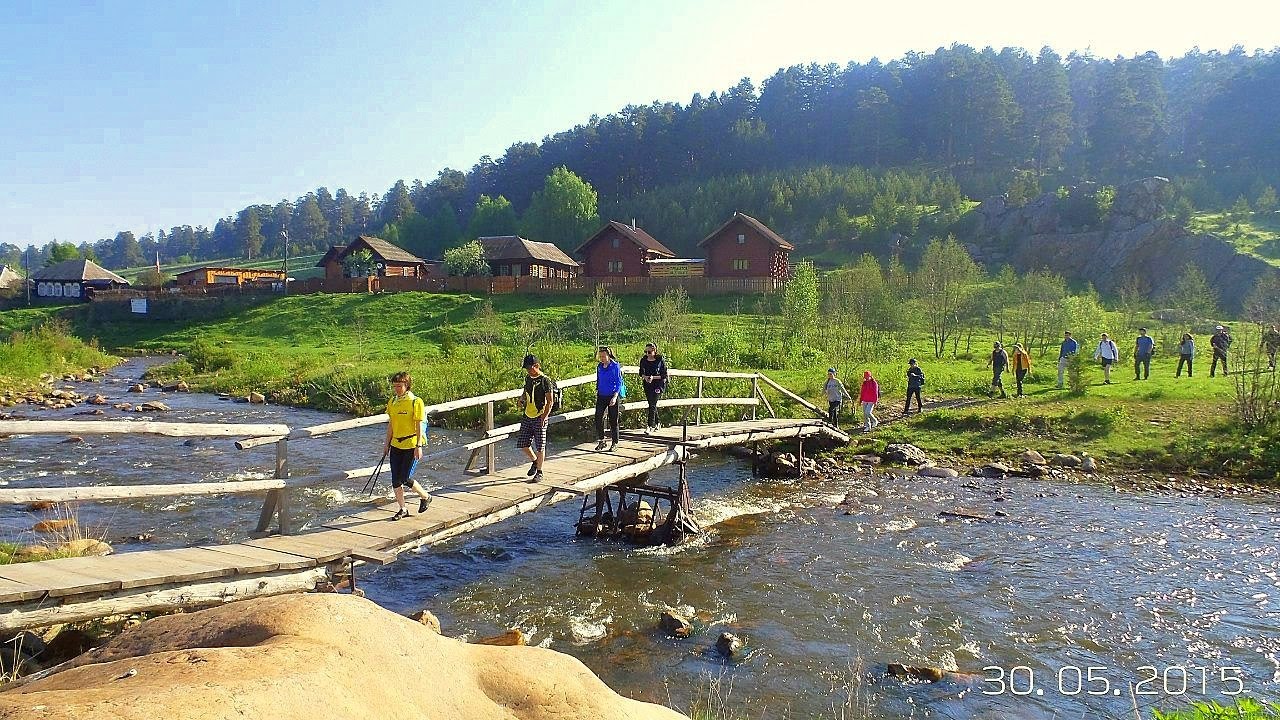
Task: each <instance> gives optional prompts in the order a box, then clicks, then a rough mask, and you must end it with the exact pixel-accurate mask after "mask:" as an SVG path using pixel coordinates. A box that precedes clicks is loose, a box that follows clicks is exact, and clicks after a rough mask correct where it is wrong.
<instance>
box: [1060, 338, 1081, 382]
mask: <svg viewBox="0 0 1280 720" xmlns="http://www.w3.org/2000/svg"><path fill="white" fill-rule="evenodd" d="M1078 352H1080V343H1078V342H1076V339H1075V338H1073V337H1071V331H1070V330H1068V331H1066V332H1064V333H1062V346H1061V347H1059V348H1058V389H1059V390H1061V389H1062V378H1063V375H1065V374H1066V372H1067V363H1069V362H1071V358H1073V357H1075V355H1076V353H1078Z"/></svg>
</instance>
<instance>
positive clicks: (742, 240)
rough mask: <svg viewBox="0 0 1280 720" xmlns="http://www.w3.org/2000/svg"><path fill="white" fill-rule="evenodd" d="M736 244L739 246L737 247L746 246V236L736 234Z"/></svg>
mask: <svg viewBox="0 0 1280 720" xmlns="http://www.w3.org/2000/svg"><path fill="white" fill-rule="evenodd" d="M738 244H739V245H746V244H747V236H746V235H743V234H742V233H738Z"/></svg>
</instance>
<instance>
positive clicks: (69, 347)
mask: <svg viewBox="0 0 1280 720" xmlns="http://www.w3.org/2000/svg"><path fill="white" fill-rule="evenodd" d="M9 312H16V311H9ZM8 314H9V313H8V312H6V313H0V318H3V320H0V327H5V328H8V326H9V323H12V325H13V329H6V330H4V332H3V335H4V337H5V339H4V340H3V341H0V390H26V389H30V388H34V387H36V386H38V385H39V384H40V375H41V374H43V373H52V374H54V375H61V374H65V373H69V372H79V371H82V370H84V369H85V368H89V367H94V366H100V367H109V366H111V365H113V364H115V362H116V360H117V358H114V357H112V356H111V355H108V354H107V353H105V352H103V351H102V349H101V348H99V347H98V345H97V343H96V342H94V341H89V342H86V341H84V340H81V339H80V338H77V337H74V336H72V335H71V334H70V333H69V326H68V325H67V323H66V322H65V321H63V320H60V319H57V318H52V317H49V316H47V315H46V316H43V317H42V316H41V315H40V314H36V313H26V314H24V315H22V316H20V317H19V318H18V319H17V320H16V321H14V320H11V319H10V318H8V317H6V316H7V315H8Z"/></svg>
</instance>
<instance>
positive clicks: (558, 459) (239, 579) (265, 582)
mask: <svg viewBox="0 0 1280 720" xmlns="http://www.w3.org/2000/svg"><path fill="white" fill-rule="evenodd" d="M624 372H626V373H630V374H633V375H634V374H636V373H637V368H634V367H627V368H624ZM671 375H672V376H677V377H679V376H684V377H689V378H695V379H696V381H697V385H696V387H697V391H696V394H695V396H694V397H688V398H672V397H664V399H662V400H661V401H660V402H659V407H661V408H680V409H681V410H682V413H683V422H682V423H681V424H679V425H674V426H670V427H667V428H664V429H662V430H659V431H657V432H656V433H653V434H636V433H624V435H623V439H622V441H621V442H619V443H618V445H617V447H616V448H615V449H613V450H611V451H606V452H596V451H594V450H593V445H591V444H589V443H582V444H575V445H572V446H570V447H566V448H563V449H560V450H555V449H554V448H555V443H554V442H551V443H549V445H550V446H551V447H550V448H549V452H548V455H547V459H546V462H545V464H544V473H543V479H542V480H541V481H540V482H536V483H535V482H528V478H527V477H526V476H525V470H526V468H527V465H526V464H524V463H521V464H519V465H517V466H514V467H506V468H499V467H496V462H495V453H494V446H495V445H496V444H497V443H499V442H502V441H504V440H506V439H508V438H510V437H511V436H513V435H514V434H515V433H516V431H517V430H518V425H507V426H502V427H495V426H494V416H495V403H498V402H503V401H509V400H513V399H516V398H519V397H520V395H521V390H509V391H505V392H499V393H493V394H490V395H482V396H479V397H472V398H465V399H461V400H455V401H450V402H445V403H440V404H437V405H428V406H427V415H428V417H429V418H438V417H439V416H440V415H441V414H443V413H447V412H451V411H456V410H460V409H463V408H472V407H480V406H483V407H484V408H485V418H486V422H485V428H486V429H485V432H484V435H483V437H481V438H479V439H477V440H475V441H473V442H468V443H462V444H458V445H454V446H451V447H448V448H445V449H442V450H437V451H434V452H432V453H430V454H428V455H425V456H424V457H423V464H425V463H426V462H429V461H431V460H438V459H440V458H443V457H446V456H450V455H455V454H468V453H469V455H468V458H467V461H466V464H465V467H463V468H459V469H457V470H456V471H453V472H449V473H436V472H433V473H432V474H431V475H430V476H424V474H423V473H419V479H420V480H421V481H423V484H424V485H425V486H426V487H428V489H430V491H431V495H432V496H433V498H434V501H433V502H432V504H431V506H430V508H429V509H428V510H427V512H425V513H423V514H413V515H410V516H409V517H407V518H404V519H402V520H399V521H397V522H388V519H389V518H390V517H391V515H392V514H393V513H394V511H395V507H396V506H395V505H394V504H385V505H382V506H380V507H377V508H373V509H368V510H365V511H363V512H357V513H353V514H350V515H344V516H342V517H339V518H336V519H334V520H330V521H328V522H323V523H321V524H320V526H319V527H316V528H314V529H308V530H307V531H305V532H301V533H297V534H295V533H294V527H293V521H292V518H291V513H290V499H291V496H292V495H293V494H294V493H295V492H296V491H297V490H298V489H299V488H303V487H311V486H316V485H320V484H325V483H334V482H344V481H345V482H348V483H349V482H351V481H357V480H362V479H366V478H369V477H371V476H372V475H374V473H375V472H376V468H374V467H367V468H360V469H356V470H347V471H342V472H336V473H328V474H322V475H310V476H306V477H290V475H289V467H288V452H289V450H288V448H289V443H290V442H291V441H299V440H304V439H309V438H319V437H323V436H325V435H328V434H331V433H335V432H341V431H343V430H349V429H352V428H357V427H367V426H371V425H378V424H382V423H385V422H386V421H387V416H386V415H385V414H381V415H373V416H369V417H363V418H356V419H353V420H345V421H340V422H335V423H328V424H325V425H317V426H313V427H307V428H300V429H290V428H288V427H287V426H284V425H265V424H258V425H244V424H210V423H158V422H133V421H56V420H11V421H0V433H4V434H68V435H69V434H75V435H81V436H84V435H94V434H119V433H148V434H156V435H164V436H176V437H219V438H227V439H230V438H237V437H239V438H245V439H241V440H239V441H237V442H236V443H235V445H236V447H237V448H239V449H241V450H248V449H251V448H254V447H261V446H268V445H272V444H274V446H275V451H276V462H275V474H274V477H272V478H270V479H265V480H245V481H239V482H207V483H185V484H164V485H127V486H126V485H119V486H116V485H98V486H87V487H63V488H59V487H43V488H22V489H17V488H15V489H0V504H10V505H15V504H22V505H25V504H29V503H34V502H57V503H69V502H81V501H90V502H105V501H112V500H131V499H136V498H146V497H163V496H176V495H181V496H191V495H219V494H240V493H263V492H265V493H266V499H265V502H264V504H263V508H262V512H261V515H260V517H259V522H258V525H257V527H256V528H255V530H254V531H253V532H251V533H246V536H245V539H244V541H243V542H238V543H234V544H229V545H210V546H201V547H189V548H181V549H172V550H149V551H139V552H128V553H121V554H115V555H108V556H105V557H82V558H62V559H54V560H44V561H39V562H29V563H18V564H12V565H0V630H5V631H11V630H17V629H22V628H29V627H41V626H46V625H51V624H54V623H65V622H72V621H79V620H87V619H93V618H97V617H103V616H106V615H117V614H126V613H135V612H145V611H162V610H173V609H178V608H198V607H204V606H209V605H216V604H220V603H225V602H231V601H235V600H243V599H246V598H251V597H260V596H265V595H275V594H281V593H287V592H298V591H307V590H312V589H315V588H316V586H317V585H318V584H321V583H334V582H336V581H341V582H342V583H344V584H346V585H348V586H352V587H353V586H354V584H355V569H356V566H357V565H359V564H365V563H369V564H377V565H384V564H387V563H389V562H391V561H392V560H394V559H395V557H396V555H397V554H398V553H400V552H403V551H406V550H412V549H415V548H419V547H422V546H426V545H431V544H433V543H438V542H440V541H442V540H445V539H447V538H451V537H454V536H456V535H461V534H463V533H467V532H470V531H472V530H476V529H478V528H481V527H484V526H487V525H492V524H494V523H497V522H500V521H501V520H504V519H506V518H509V517H513V516H515V515H518V514H521V513H525V512H529V511H532V510H537V509H539V508H542V507H545V506H548V505H552V504H555V503H558V502H562V501H564V500H569V499H573V498H578V497H581V498H582V499H583V512H584V514H586V513H587V512H588V511H589V510H590V509H592V508H594V509H595V512H596V518H597V519H599V517H600V513H601V511H602V510H603V508H604V506H605V505H606V504H610V503H609V499H608V498H609V496H608V492H609V490H612V491H614V492H619V493H620V495H621V498H620V499H625V497H626V495H627V494H628V493H633V494H634V495H635V496H637V497H651V498H661V497H663V496H664V493H663V492H661V491H655V489H653V488H650V487H649V486H646V485H644V484H643V479H644V478H645V477H646V475H647V473H649V472H650V471H652V470H655V469H657V468H660V467H663V466H666V465H679V466H680V469H681V478H682V480H683V477H684V467H685V462H686V460H687V459H689V458H690V457H691V456H692V451H695V450H698V449H710V448H719V447H727V446H731V445H751V446H752V447H755V445H756V444H757V443H760V442H765V441H777V440H785V439H798V440H799V441H800V443H801V452H802V453H803V441H804V440H805V439H806V438H814V437H826V438H828V439H830V440H834V441H837V442H848V440H849V436H848V435H846V434H845V433H843V432H841V431H840V430H838V429H837V428H834V427H832V426H830V425H828V424H827V423H826V422H824V421H822V420H818V419H790V418H780V417H777V416H776V413H775V412H774V407H773V404H772V403H771V402H770V401H769V400H768V398H767V396H766V394H765V392H764V388H766V387H767V388H770V389H771V390H773V391H775V392H776V393H778V394H779V395H781V397H782V398H785V399H786V400H788V401H790V402H791V403H793V404H796V405H799V406H800V407H803V408H804V409H805V410H807V411H809V412H811V413H813V414H815V415H816V416H818V417H825V413H823V411H822V410H821V409H819V408H817V407H815V406H814V405H812V404H810V403H809V402H807V401H805V400H804V399H803V398H801V397H799V396H797V395H795V394H794V393H792V392H790V391H789V390H787V389H786V388H783V387H782V386H781V385H778V384H777V383H775V382H773V381H772V380H770V379H769V378H767V377H765V376H764V375H761V374H757V373H723V372H703V371H696V370H672V371H671ZM706 380H714V381H717V382H721V381H736V382H734V383H732V384H734V385H738V384H741V385H744V386H745V385H747V384H748V383H749V386H750V392H749V394H746V395H744V396H740V397H708V396H706V395H705V394H704V382H705V381H706ZM594 381H595V375H594V374H592V375H584V376H581V377H576V378H571V379H568V380H563V381H560V382H559V386H560V387H561V388H565V389H567V388H571V387H574V386H580V385H587V384H590V383H593V382H594ZM722 384H725V385H729V384H731V383H722ZM566 397H568V394H567V393H566ZM725 406H729V407H741V408H742V409H743V412H742V415H741V419H740V420H735V421H730V422H708V423H703V422H702V411H703V409H704V408H708V407H725ZM645 407H646V403H644V402H629V403H625V404H624V405H623V410H624V411H634V410H643V409H644V408H645ZM761 408H763V409H764V410H765V411H766V412H767V414H768V417H763V416H762V414H761V412H760V409H761ZM593 412H594V408H587V409H581V410H573V411H569V412H563V413H560V414H557V415H553V416H551V418H550V421H551V422H553V423H560V422H565V421H569V420H576V419H581V418H587V417H591V415H592V414H593ZM420 466H422V465H420ZM682 485H683V482H682ZM681 489H682V490H684V488H683V487H682V488H681ZM654 492H657V494H656V495H655V494H654ZM665 496H667V497H671V491H670V490H669V489H668V490H667V491H666V494H665ZM593 499H594V504H592V500H593ZM656 505H657V503H656V502H655V507H654V508H653V511H654V513H655V520H654V522H655V523H656V516H657V513H658V510H659V508H658V507H656ZM670 505H671V507H670V514H669V515H668V518H667V520H668V524H669V523H670V522H671V521H674V519H675V515H676V511H677V503H675V502H672V503H670ZM273 524H274V525H276V527H277V530H276V531H275V532H273V531H272V530H271V527H272V525H273Z"/></svg>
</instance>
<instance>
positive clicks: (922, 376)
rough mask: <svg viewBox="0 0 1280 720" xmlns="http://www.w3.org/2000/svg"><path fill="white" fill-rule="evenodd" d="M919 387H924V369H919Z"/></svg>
mask: <svg viewBox="0 0 1280 720" xmlns="http://www.w3.org/2000/svg"><path fill="white" fill-rule="evenodd" d="M920 387H924V371H923V370H921V371H920Z"/></svg>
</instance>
